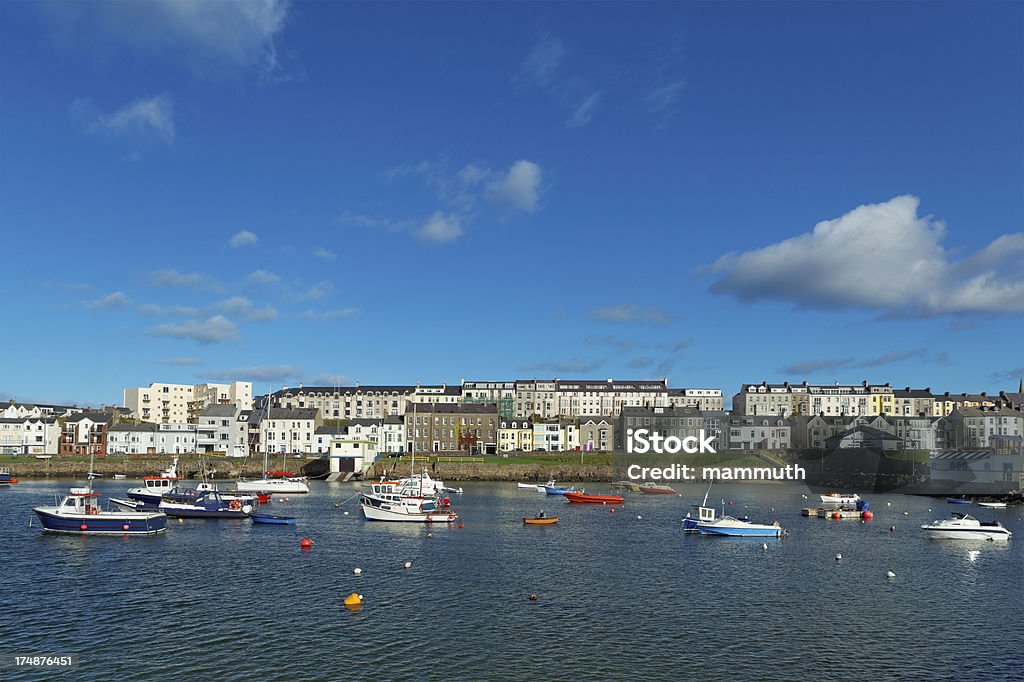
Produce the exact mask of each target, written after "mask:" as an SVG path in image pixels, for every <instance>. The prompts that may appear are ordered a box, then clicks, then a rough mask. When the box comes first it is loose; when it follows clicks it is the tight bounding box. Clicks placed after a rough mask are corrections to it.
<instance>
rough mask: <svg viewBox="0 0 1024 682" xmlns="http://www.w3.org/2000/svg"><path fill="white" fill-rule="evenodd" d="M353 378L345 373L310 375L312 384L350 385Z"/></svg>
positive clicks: (310, 383)
mask: <svg viewBox="0 0 1024 682" xmlns="http://www.w3.org/2000/svg"><path fill="white" fill-rule="evenodd" d="M351 384H352V379H351V378H349V377H347V376H345V375H344V374H317V375H314V376H311V377H309V385H310V386H348V385H351Z"/></svg>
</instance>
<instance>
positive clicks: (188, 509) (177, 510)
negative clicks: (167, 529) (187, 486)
mask: <svg viewBox="0 0 1024 682" xmlns="http://www.w3.org/2000/svg"><path fill="white" fill-rule="evenodd" d="M158 509H159V510H160V511H162V512H163V513H165V514H167V515H168V516H174V517H178V518H186V519H243V518H245V517H246V516H248V515H249V514H250V513H251V512H252V505H250V504H242V502H241V501H240V500H237V499H231V500H229V499H226V498H224V497H223V496H222V495H221V494H220V493H219V492H217V491H216V490H211V491H205V492H200V491H196V490H177V489H175V490H174V491H173V492H170V493H167V494H166V495H164V496H163V498H162V499H161V500H160V506H159V507H158Z"/></svg>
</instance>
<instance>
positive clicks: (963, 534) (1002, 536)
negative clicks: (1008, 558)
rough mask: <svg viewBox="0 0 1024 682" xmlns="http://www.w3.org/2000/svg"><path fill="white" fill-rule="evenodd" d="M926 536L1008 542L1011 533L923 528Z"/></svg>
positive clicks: (936, 538)
mask: <svg viewBox="0 0 1024 682" xmlns="http://www.w3.org/2000/svg"><path fill="white" fill-rule="evenodd" d="M922 528H923V529H924V532H925V534H926V535H927V536H928V537H930V538H932V539H933V540H995V541H996V542H999V541H1004V542H1005V541H1006V540H1009V539H1010V533H1009V532H1007V531H1006V529H1005V528H1003V529H989V530H986V529H984V528H959V529H950V528H941V527H939V526H922Z"/></svg>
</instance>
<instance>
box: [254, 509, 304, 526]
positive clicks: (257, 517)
mask: <svg viewBox="0 0 1024 682" xmlns="http://www.w3.org/2000/svg"><path fill="white" fill-rule="evenodd" d="M249 518H250V519H252V522H253V523H266V524H272V525H278V526H293V525H295V517H294V516H277V515H275V514H261V513H259V512H252V513H251V514H249Z"/></svg>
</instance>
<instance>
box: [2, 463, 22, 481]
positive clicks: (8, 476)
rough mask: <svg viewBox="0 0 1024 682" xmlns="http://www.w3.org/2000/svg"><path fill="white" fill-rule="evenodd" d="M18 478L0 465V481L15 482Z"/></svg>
mask: <svg viewBox="0 0 1024 682" xmlns="http://www.w3.org/2000/svg"><path fill="white" fill-rule="evenodd" d="M17 482H18V479H17V478H15V476H14V474H12V473H11V470H10V469H8V468H7V467H0V483H8V484H10V483H17Z"/></svg>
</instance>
